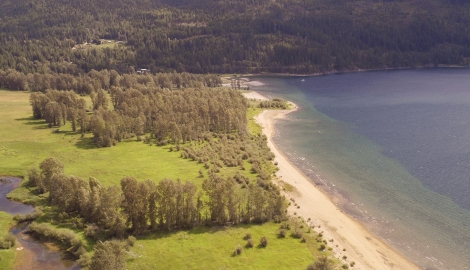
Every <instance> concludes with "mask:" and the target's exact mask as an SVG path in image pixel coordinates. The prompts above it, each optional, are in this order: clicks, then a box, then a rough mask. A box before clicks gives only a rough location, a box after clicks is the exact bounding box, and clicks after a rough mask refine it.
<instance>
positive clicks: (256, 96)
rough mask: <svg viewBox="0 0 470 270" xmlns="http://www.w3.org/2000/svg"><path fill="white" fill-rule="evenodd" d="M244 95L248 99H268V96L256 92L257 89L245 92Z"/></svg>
mask: <svg viewBox="0 0 470 270" xmlns="http://www.w3.org/2000/svg"><path fill="white" fill-rule="evenodd" d="M243 95H244V96H245V97H246V98H247V99H256V100H268V98H267V97H265V96H263V95H261V94H260V93H258V92H255V91H250V92H244V93H243Z"/></svg>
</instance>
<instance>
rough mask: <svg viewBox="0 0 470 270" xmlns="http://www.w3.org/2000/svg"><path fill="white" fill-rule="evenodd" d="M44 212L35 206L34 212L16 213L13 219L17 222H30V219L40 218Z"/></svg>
mask: <svg viewBox="0 0 470 270" xmlns="http://www.w3.org/2000/svg"><path fill="white" fill-rule="evenodd" d="M43 214H44V213H43V212H42V210H41V208H40V207H35V208H34V212H33V213H30V214H23V215H19V214H17V215H15V216H14V217H13V219H14V220H15V221H16V222H17V223H21V222H29V221H34V220H36V219H38V218H40V217H41V216H42V215H43Z"/></svg>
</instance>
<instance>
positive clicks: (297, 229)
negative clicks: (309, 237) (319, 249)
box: [291, 228, 304, 238]
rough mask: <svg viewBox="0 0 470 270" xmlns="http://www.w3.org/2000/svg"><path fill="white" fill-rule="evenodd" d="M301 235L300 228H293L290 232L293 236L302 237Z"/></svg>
mask: <svg viewBox="0 0 470 270" xmlns="http://www.w3.org/2000/svg"><path fill="white" fill-rule="evenodd" d="M303 235H304V233H303V232H302V230H301V229H300V228H295V229H294V230H293V231H292V233H291V236H292V237H294V238H302V236H303Z"/></svg>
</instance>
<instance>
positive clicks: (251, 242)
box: [246, 239, 255, 248]
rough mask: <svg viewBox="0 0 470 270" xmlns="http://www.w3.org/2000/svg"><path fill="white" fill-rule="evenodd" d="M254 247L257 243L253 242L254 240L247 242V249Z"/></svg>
mask: <svg viewBox="0 0 470 270" xmlns="http://www.w3.org/2000/svg"><path fill="white" fill-rule="evenodd" d="M254 246H255V242H253V239H248V241H246V247H247V248H252V247H254Z"/></svg>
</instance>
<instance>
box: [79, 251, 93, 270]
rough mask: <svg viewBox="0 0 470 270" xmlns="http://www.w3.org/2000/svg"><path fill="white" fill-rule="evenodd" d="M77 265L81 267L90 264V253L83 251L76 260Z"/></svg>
mask: <svg viewBox="0 0 470 270" xmlns="http://www.w3.org/2000/svg"><path fill="white" fill-rule="evenodd" d="M77 263H78V265H80V266H81V267H83V268H86V267H88V266H90V264H91V255H90V253H84V254H82V255H80V258H79V259H78V260H77Z"/></svg>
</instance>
